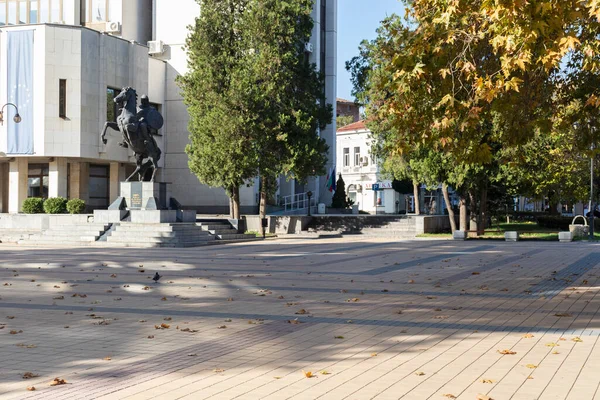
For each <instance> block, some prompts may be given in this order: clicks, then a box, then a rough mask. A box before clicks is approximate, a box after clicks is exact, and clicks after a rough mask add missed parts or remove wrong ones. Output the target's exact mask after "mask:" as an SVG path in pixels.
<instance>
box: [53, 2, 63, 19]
mask: <svg viewBox="0 0 600 400" xmlns="http://www.w3.org/2000/svg"><path fill="white" fill-rule="evenodd" d="M61 20H62V18H61V15H60V2H59V1H58V0H52V2H51V3H50V22H61Z"/></svg>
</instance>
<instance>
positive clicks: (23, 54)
mask: <svg viewBox="0 0 600 400" xmlns="http://www.w3.org/2000/svg"><path fill="white" fill-rule="evenodd" d="M7 50H8V51H7V55H8V82H7V89H8V96H7V98H8V102H9V103H13V104H15V105H16V106H17V107H18V108H19V115H20V116H21V122H20V123H18V124H16V123H15V122H14V121H13V118H14V116H15V114H16V110H15V108H14V107H13V106H7V107H6V111H7V112H6V118H5V119H4V120H5V122H4V123H5V124H7V126H8V138H7V139H8V140H7V142H8V143H7V144H8V149H7V150H8V151H7V154H33V30H28V31H16V32H8V49H7Z"/></svg>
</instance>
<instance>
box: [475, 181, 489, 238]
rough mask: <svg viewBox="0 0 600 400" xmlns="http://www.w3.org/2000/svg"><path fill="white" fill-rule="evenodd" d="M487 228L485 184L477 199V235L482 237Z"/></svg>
mask: <svg viewBox="0 0 600 400" xmlns="http://www.w3.org/2000/svg"><path fill="white" fill-rule="evenodd" d="M486 226H487V184H484V185H483V187H482V188H481V197H480V199H479V219H478V221H477V234H478V235H483V234H484V233H485V228H486Z"/></svg>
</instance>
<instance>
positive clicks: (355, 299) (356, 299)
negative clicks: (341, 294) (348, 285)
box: [346, 297, 360, 303]
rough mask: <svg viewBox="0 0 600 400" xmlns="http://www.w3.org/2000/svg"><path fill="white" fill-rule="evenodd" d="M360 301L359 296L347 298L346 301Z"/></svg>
mask: <svg viewBox="0 0 600 400" xmlns="http://www.w3.org/2000/svg"><path fill="white" fill-rule="evenodd" d="M358 301H360V299H359V298H358V297H354V298H352V299H348V300H346V302H347V303H356V302H358Z"/></svg>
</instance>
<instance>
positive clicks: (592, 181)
mask: <svg viewBox="0 0 600 400" xmlns="http://www.w3.org/2000/svg"><path fill="white" fill-rule="evenodd" d="M593 150H594V145H592V157H591V158H590V207H589V208H590V218H591V219H592V223H591V224H590V240H594V217H595V215H594V211H596V207H595V204H594V153H593Z"/></svg>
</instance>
